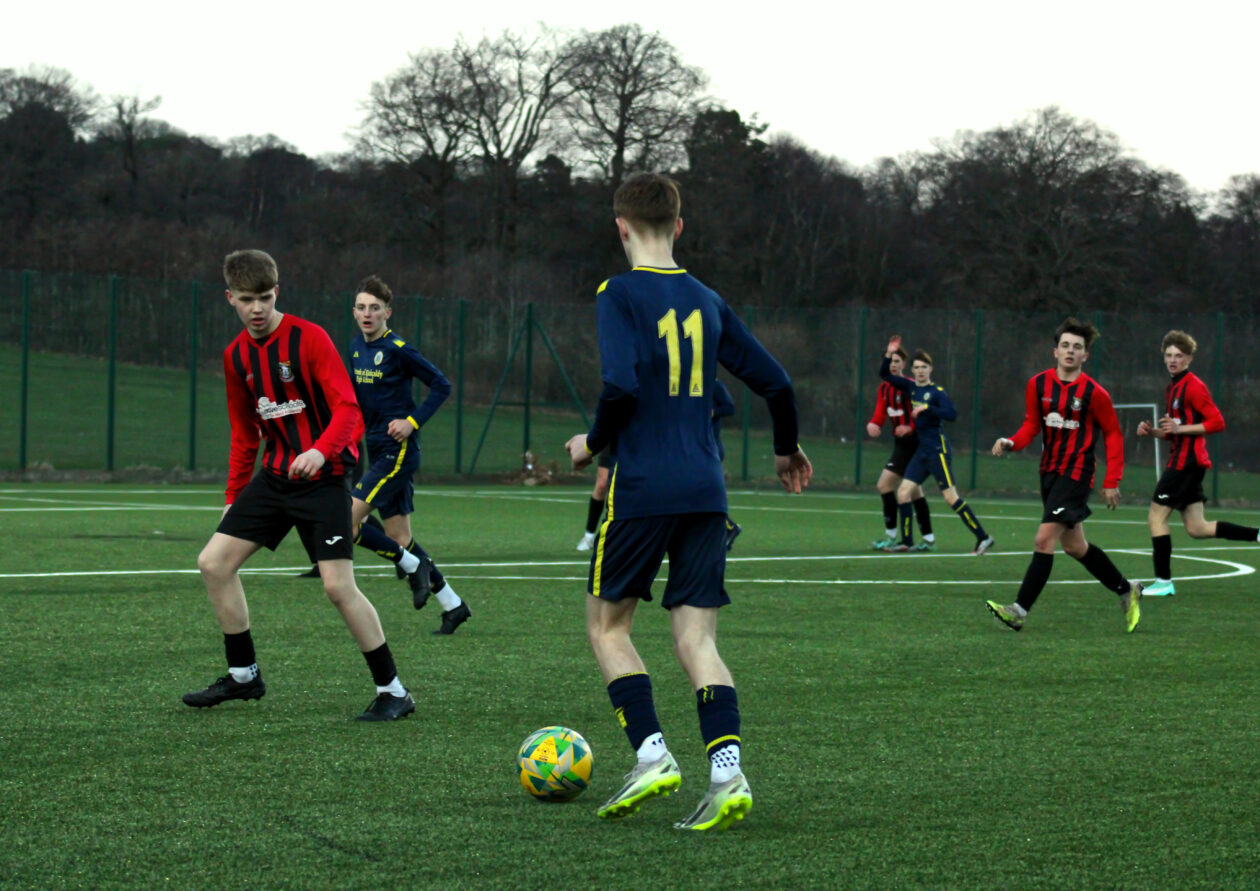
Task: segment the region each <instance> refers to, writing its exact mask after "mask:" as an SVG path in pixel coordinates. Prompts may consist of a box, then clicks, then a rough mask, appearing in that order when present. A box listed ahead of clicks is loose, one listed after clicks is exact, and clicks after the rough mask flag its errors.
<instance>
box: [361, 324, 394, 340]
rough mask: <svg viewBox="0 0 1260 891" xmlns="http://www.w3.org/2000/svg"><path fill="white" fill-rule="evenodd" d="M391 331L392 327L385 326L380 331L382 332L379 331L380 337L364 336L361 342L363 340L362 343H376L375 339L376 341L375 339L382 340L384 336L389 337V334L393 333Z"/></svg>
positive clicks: (392, 330)
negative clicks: (370, 337) (372, 338)
mask: <svg viewBox="0 0 1260 891" xmlns="http://www.w3.org/2000/svg"><path fill="white" fill-rule="evenodd" d="M393 333H394V329H393V328H386V329H385V330H384V331H382V332H381V336H380V337H377V338H375V339H374V340H368V339H367V338H366V337H365V338H363V342H364V343H376V341H377V340H384V339H385V338H387V337H389V336H390V335H391V334H393Z"/></svg>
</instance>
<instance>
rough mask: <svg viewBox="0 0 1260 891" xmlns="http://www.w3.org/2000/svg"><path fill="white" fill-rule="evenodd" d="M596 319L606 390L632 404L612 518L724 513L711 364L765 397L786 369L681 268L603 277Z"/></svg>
mask: <svg viewBox="0 0 1260 891" xmlns="http://www.w3.org/2000/svg"><path fill="white" fill-rule="evenodd" d="M596 315H597V318H598V329H599V349H600V363H601V369H602V370H601V377H602V379H603V383H604V387H605V392H606V393H607V392H610V391H611V392H616V393H620V394H624V395H626V396H630V397H633V398H634V401H635V402H634V411H633V414H632V415H631V416H630V417H629V419H628V421H627V422H626V423H625V426H623V427H621V429H620V430H618V431H617V434H616V447H617V466H616V470H615V472H614V474H613V478H612V484H611V487H610V489H609V493H608V516H609V518H610V519H612V518H616V519H631V518H634V517H645V516H661V515H666V514H683V513H702V512H710V511H712V512H722V513H725V511H726V485H725V482H724V480H723V474H722V460H721V457H720V453H719V450H718V445H717V442H716V440H715V438H714V423H713V411H714V383H715V381H716V374H717V366H718V364H719V363H720V364H721V365H722V366H723V367H724V368H726V369H727V370H728V371H730V372H731V373H732V374H734V375H735V377H737V378H739V379H740V380H741V381H743V382H744V383H745V384H747V385H748V387H749V388H750V389H752V391H753V392H754V393H756V394H757V395H759V396H762V397H763V398H766V399H769V398H771V397H773V396H775V395H778V394H781V393H783V392H784V391H785V390H787V391H788V392H790V390H791V384H792V382H791V380H790V379H789V378H788V375H787V372H785V371H784V370H783V367H782V366H781V365H780V364H779V363H778V362H777V361H776V360H775V359H774V357H773V356H771V355H770V353H769V352H768V351H767V350H766V349H765V347H763V346H762V345H761V343H759V342H758V341H757V339H756V338H755V337H753V336H752V334H751V333H749V331H748V329H747V328H746V327H745V326H744V325H743V323H742V322H740V320H739V319H738V318H737V317H736V315H735V313H734V312H732V311H731V308H730V307H729V306H727V305H726V302H725V301H724V300H723V299H722V298H721V297H719V296H718V294H717V293H716V292H714V291H713V290H712V289H710V288H708V287H706V286H705V285H703V284H701V283H700V282H699V281H698V280H696V279H695V278H693V277H692V276H691V275H689V274H688V273H687V271H686V270H685V269H677V268H673V269H658V268H654V267H646V266H637V267H635V268H634V269H632V270H631V271H629V272H626V273H624V274H622V275H618V276H615V277H614V278H611V279H609V280H608V281H606V282H604V283H603V284H602V285H600V287H599V291H598V296H597V299H596ZM791 447H794V444H793V445H792V446H791Z"/></svg>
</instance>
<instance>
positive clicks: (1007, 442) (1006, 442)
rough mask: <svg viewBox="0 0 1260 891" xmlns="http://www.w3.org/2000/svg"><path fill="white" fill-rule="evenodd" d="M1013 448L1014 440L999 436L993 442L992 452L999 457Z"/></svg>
mask: <svg viewBox="0 0 1260 891" xmlns="http://www.w3.org/2000/svg"><path fill="white" fill-rule="evenodd" d="M1013 448H1015V441H1014V440H1011V439H1007V438H1006V437H1005V436H999V437H998V438H997V442H995V443H993V454H994V455H996V456H997V457H999V458H1001V457H1002V456H1003V455H1005V454H1006V453H1007V452H1009V451H1010V450H1011V449H1013Z"/></svg>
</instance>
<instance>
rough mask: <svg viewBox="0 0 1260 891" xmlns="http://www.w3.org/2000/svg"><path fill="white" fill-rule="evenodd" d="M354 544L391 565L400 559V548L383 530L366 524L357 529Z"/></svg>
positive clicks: (401, 550)
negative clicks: (382, 558) (389, 562)
mask: <svg viewBox="0 0 1260 891" xmlns="http://www.w3.org/2000/svg"><path fill="white" fill-rule="evenodd" d="M354 543H355V544H357V545H358V546H359V547H361V548H367V549H368V550H369V551H371V552H372V553H374V554H378V555H379V556H381V557H384V558H385V559H386V560H389V561H391V562H393V563H397V562H398V561H399V560H401V559H402V552H403V549H402V546H401V545H399V544H398V542H396V541H394V540H393V539H392V538H390V537H389V536H388V535H386V534H385V530H384V529H378V528H377V527H376V526H372V525H370V524H368V523H364V524H363V525H361V526H360V527H359V534H358V535H357V536H356V537H355V539H354Z"/></svg>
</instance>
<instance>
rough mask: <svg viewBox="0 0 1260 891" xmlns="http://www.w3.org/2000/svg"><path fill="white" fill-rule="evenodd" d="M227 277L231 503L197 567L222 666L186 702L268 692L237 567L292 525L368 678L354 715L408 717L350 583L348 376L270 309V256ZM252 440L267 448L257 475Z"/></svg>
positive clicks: (377, 631)
mask: <svg viewBox="0 0 1260 891" xmlns="http://www.w3.org/2000/svg"><path fill="white" fill-rule="evenodd" d="M223 277H224V278H225V279H226V280H227V286H228V290H227V294H226V296H227V301H228V303H229V304H231V306H232V308H233V309H234V310H236V314H237V316H238V317H239V318H240V320H241V324H242V325H244V327H245V330H244V331H243V332H241V333H240V334H239V335H238V336H237V337H236V339H235V340H233V341H232V343H231V344H229V345H228V348H227V349H226V350H224V352H223V370H224V375H225V377H226V379H227V403H228V417H229V418H230V419H231V422H232V447H231V452H230V456H229V459H228V468H229V471H228V486H227V506H226V507H225V508H224V510H223V515H222V517H221V519H220V520H219V528H218V530H217V531H216V532H215V533H214V535H212V536H211V537H210V541H209V542H208V543H207V544H206V546H205V548H203V549H202V551H201V554H200V556H199V557H198V558H197V568H198V569H199V570H200V571H201V578H202V581H203V582H205V585H206V594H207V595H208V596H209V598H210V605H211V607H212V608H213V609H214V615H215V618H216V619H217V620H218V623H219V628H220V629H221V630H222V632H223V647H224V650H225V652H226V655H227V664H228V673H227V674H226V675H224V676H223V677H221V678H219V679H218V680H216V681H214V683H212V684H210V686H208V687H206V688H205V689H204V690H196V691H193V692H191V693H185V694H184V697H183V699H184V703H185V704H186V705H189V706H192V707H193V708H208V707H212V706H216V705H218V704H219V703H221V702H226V701H228V700H231V699H245V700H249V699H261V698H262V697H263V694H264V693H266V691H267V688H266V686H265V685H264V684H263V679H262V675H261V674H260V673H259V671H258V664H257V661H256V659H255V655H254V640H253V636H252V635H251V632H250V622H249V605H248V604H247V603H246V601H245V591H244V589H243V588H242V587H241V579H240V574H239V570H240V568H241V566H242V565H244V563H245V561H246V560H248V559H249V558H250V557H252V556H253V555H254V554H255V553H257V551H258V550H259V548H262V547H266V548H269V549H270V550H273V551H274V550H275V549H276V546H277V545H279V544H280V542H281V541H283V540H284V537H285V536H286V535H287V534H288V532H289V530H290V529H292V528H293V527H294V526H296V527H297V528H298V532H299V534H301V535H302V537H303V540H304V541H307V542H310V543H311V545H312V546H313V549H314V552H315V553H314V556H315V558H316V560H317V561H318V562H319V570H320V578H321V579H322V580H323V583H324V592H325V593H326V594H327V595H328V599H329V600H331V601H332V603H333V605H334V606H336V607H337V609H338V611H340V613H341V616H342V618H343V619H344V620H345V623H346V627H347V628H349V629H350V634H351V635H352V636H353V637H354V639H355V642H356V643H357V644H358V645H359V649H360V650H361V651H362V653H363V656H364V658H365V659H366V660H367V664H368V668H369V670H370V671H371V673H372V678H373V680H374V681H375V682H376V694H377V695H376V698H375V699H374V700H373V701H372V703H371V705H369V706H368V708H367V710H366V711H365V712H364V713H363V714H362V715H360V716H359V720H361V721H392V720H394V719H396V718H401V717H404V716H406V715H408V714H410V713H411V712H413V711H415V709H416V704H415V702H414V700H412V698H411V694H410V693H408V692H407V690H406V688H405V687H403V685H402V683H401V682H400V681H399V679H398V672H397V671H396V669H395V666H394V657H393V656H392V655H391V654H390V650H389V644H387V643H386V642H385V632H384V631H382V630H381V621H380V618H379V617H378V616H377V614H376V609H375V608H374V607H373V606H372V604H371V602H370V601H369V600H368V599H367V598H366V597H364V596H363V593H362V592H361V591H360V590H359V588H358V585H356V584H355V581H354V564H353V563H352V562H351V556H352V553H353V548H354V532H353V530H352V528H351V514H350V487H349V483H348V480H347V478H346V476H347V474H348V473H349V472H350V471H351V469H352V468H353V467H354V464H355V462H356V461H357V459H358V455H359V453H358V446H357V445H356V444H357V443H358V441H359V438H360V437H361V436H362V435H363V416H362V415H361V414H360V412H359V405H358V403H357V402H356V401H355V398H354V388H353V386H352V385H351V383H350V376H349V375H348V374H347V373H346V368H345V366H344V365H342V364H341V357H340V356H339V355H338V354H337V350H336V348H335V347H333V345H332V341H331V340H329V338H328V334H327V333H326V332H325V331H324V329H323V328H321V327H319V326H318V325H315V324H312V323H311V322H307V321H305V320H303V319H299V318H297V317H296V316H291V315H287V314H285V313H281V312H277V311H276V295H277V293H278V292H279V290H280V285H279V278H280V276H279V272H278V271H277V269H276V262H275V260H273V259H272V258H271V257H270V256H269V255H267V254H265V253H263V252H262V251H256V250H247V251H236V252H234V253H231V254H229V255H228V256H227V258H226V259H225V260H224V262H223ZM260 439H266V441H267V445H266V448H265V449H264V451H263V459H262V466H261V469H260V470H259V472H258V473H257V474H254V472H253V470H254V459H255V458H256V457H257V455H258V447H259V442H260ZM251 475H252V478H251Z"/></svg>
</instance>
